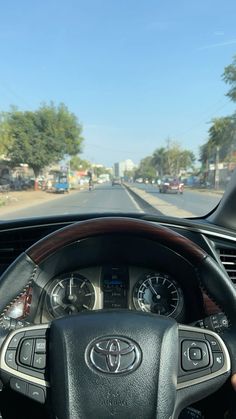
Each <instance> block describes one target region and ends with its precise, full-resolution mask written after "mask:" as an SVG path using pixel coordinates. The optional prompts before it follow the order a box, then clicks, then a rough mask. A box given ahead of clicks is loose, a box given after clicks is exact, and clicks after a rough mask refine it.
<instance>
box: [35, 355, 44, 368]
mask: <svg viewBox="0 0 236 419" xmlns="http://www.w3.org/2000/svg"><path fill="white" fill-rule="evenodd" d="M45 366H46V355H45V354H34V362H33V367H34V368H37V369H39V370H43V369H45Z"/></svg>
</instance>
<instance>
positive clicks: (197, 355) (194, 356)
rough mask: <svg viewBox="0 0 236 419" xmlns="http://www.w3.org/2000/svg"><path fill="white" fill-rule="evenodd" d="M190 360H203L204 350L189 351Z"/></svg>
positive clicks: (191, 349) (192, 349) (194, 349)
mask: <svg viewBox="0 0 236 419" xmlns="http://www.w3.org/2000/svg"><path fill="white" fill-rule="evenodd" d="M189 358H190V359H191V360H192V361H201V360H202V350H201V349H200V348H190V349H189Z"/></svg>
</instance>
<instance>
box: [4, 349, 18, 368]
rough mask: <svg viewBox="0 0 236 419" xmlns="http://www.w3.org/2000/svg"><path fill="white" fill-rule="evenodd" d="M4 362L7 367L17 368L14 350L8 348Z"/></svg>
mask: <svg viewBox="0 0 236 419" xmlns="http://www.w3.org/2000/svg"><path fill="white" fill-rule="evenodd" d="M5 362H6V364H7V365H8V367H10V368H13V369H14V370H17V364H16V351H14V350H8V351H7V352H6V355H5Z"/></svg>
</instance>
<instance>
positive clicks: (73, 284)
mask: <svg viewBox="0 0 236 419" xmlns="http://www.w3.org/2000/svg"><path fill="white" fill-rule="evenodd" d="M94 304H95V291H94V288H93V286H92V284H91V282H90V281H89V280H88V279H87V278H85V277H84V276H83V275H80V274H78V273H75V272H73V273H69V274H64V275H60V276H59V277H58V278H56V279H54V281H53V282H52V284H51V286H50V290H49V293H48V300H47V306H48V309H49V312H50V313H51V314H52V315H53V316H54V317H62V316H65V315H66V314H73V313H78V312H80V311H84V310H92V309H93V307H94Z"/></svg>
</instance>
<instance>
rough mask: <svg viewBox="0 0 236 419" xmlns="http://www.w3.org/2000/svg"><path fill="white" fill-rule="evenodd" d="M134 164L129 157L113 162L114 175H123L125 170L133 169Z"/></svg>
mask: <svg viewBox="0 0 236 419" xmlns="http://www.w3.org/2000/svg"><path fill="white" fill-rule="evenodd" d="M135 167H136V165H135V164H134V162H133V161H132V160H130V159H127V160H124V161H120V162H118V163H115V164H114V175H115V177H124V175H125V172H126V171H127V172H130V171H132V170H134V169H135Z"/></svg>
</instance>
